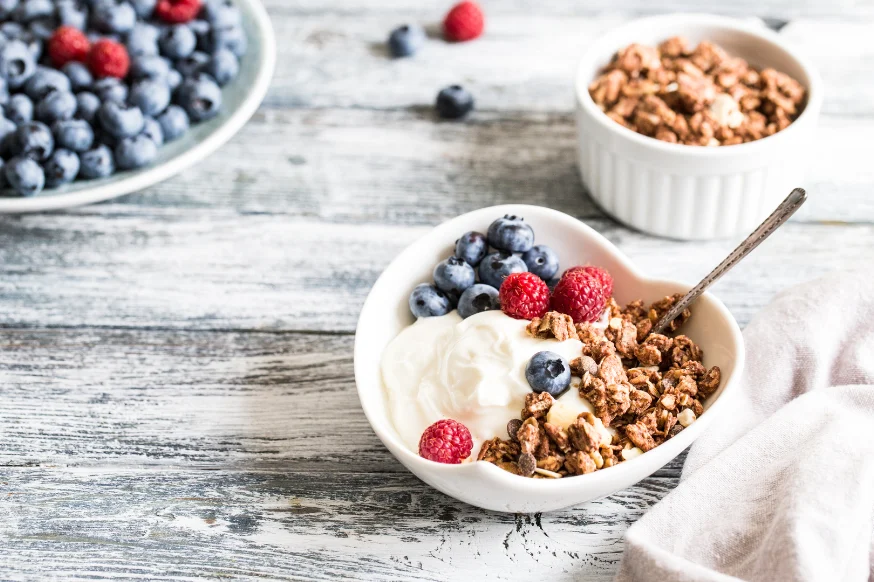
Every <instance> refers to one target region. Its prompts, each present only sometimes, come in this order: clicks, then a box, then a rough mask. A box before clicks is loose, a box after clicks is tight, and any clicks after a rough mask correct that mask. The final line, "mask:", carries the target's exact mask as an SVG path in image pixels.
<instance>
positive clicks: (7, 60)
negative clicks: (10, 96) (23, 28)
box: [0, 40, 36, 89]
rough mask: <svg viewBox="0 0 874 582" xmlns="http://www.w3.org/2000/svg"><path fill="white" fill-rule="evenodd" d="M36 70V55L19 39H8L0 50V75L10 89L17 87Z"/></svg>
mask: <svg viewBox="0 0 874 582" xmlns="http://www.w3.org/2000/svg"><path fill="white" fill-rule="evenodd" d="M35 72H36V57H34V55H33V53H31V51H30V50H29V49H28V47H27V45H26V44H24V43H23V42H22V41H20V40H10V41H9V42H7V43H6V46H4V47H3V48H2V50H0V77H3V78H4V79H6V83H7V84H8V85H9V88H10V89H19V88H20V87H21V86H22V85H24V83H25V82H26V81H27V80H28V79H30V77H32V76H33V74H34V73H35Z"/></svg>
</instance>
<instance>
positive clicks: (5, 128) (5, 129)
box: [0, 117, 16, 141]
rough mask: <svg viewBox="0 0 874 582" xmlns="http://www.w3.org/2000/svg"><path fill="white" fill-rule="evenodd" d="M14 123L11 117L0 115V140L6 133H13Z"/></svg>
mask: <svg viewBox="0 0 874 582" xmlns="http://www.w3.org/2000/svg"><path fill="white" fill-rule="evenodd" d="M15 129H16V125H15V122H13V121H12V120H11V119H6V118H5V117H0V141H2V140H3V138H5V137H6V136H7V135H9V134H11V133H15Z"/></svg>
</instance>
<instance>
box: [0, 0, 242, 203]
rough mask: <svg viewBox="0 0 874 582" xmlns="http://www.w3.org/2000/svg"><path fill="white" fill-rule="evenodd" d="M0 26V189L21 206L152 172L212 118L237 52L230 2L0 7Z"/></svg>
mask: <svg viewBox="0 0 874 582" xmlns="http://www.w3.org/2000/svg"><path fill="white" fill-rule="evenodd" d="M0 23H2V24H0V106H2V116H0V188H8V189H7V190H6V193H7V194H9V195H19V196H33V195H35V194H38V193H39V192H40V191H42V190H43V189H44V188H54V187H57V186H60V185H63V184H66V183H69V182H71V181H73V180H76V179H80V180H90V179H95V178H104V177H107V176H109V175H111V174H113V173H115V172H116V171H118V170H130V169H135V168H140V167H143V166H146V165H148V164H150V163H151V162H153V161H154V160H155V158H156V156H157V152H158V148H160V147H161V146H162V145H163V144H164V143H166V142H170V141H172V140H175V139H178V138H179V137H180V136H182V135H183V134H184V133H185V132H186V131H187V130H188V129H189V126H190V125H191V124H195V123H198V122H200V121H204V120H207V119H210V118H212V117H214V116H216V115H217V114H218V113H219V111H220V110H221V106H222V90H221V87H222V86H223V85H225V84H226V83H228V82H230V81H231V80H232V79H233V78H234V77H236V75H237V73H238V72H239V68H240V62H239V59H240V58H241V57H242V56H243V54H244V53H245V52H246V46H247V41H246V36H245V34H244V32H243V28H242V26H241V21H240V12H239V10H238V8H237V7H236V6H234V5H233V4H232V3H231V2H230V0H204V2H203V3H202V4H201V0H0ZM77 30H78V31H82V33H84V34H82V33H79V32H77ZM62 33H63V34H62ZM67 33H69V34H67ZM61 37H63V38H61ZM71 39H72V40H71ZM83 44H84V46H83ZM98 48H99V49H100V50H98ZM104 49H105V50H104ZM89 50H90V52H89Z"/></svg>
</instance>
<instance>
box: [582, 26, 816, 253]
mask: <svg viewBox="0 0 874 582" xmlns="http://www.w3.org/2000/svg"><path fill="white" fill-rule="evenodd" d="M677 35H680V36H685V37H687V38H688V39H689V40H690V41H691V42H692V43H694V44H697V43H698V42H699V41H702V40H709V41H712V42H715V43H716V44H718V45H721V46H722V47H723V48H725V49H726V50H727V51H728V52H729V53H731V54H733V55H735V56H739V57H743V58H744V59H746V60H747V61H749V62H750V63H751V64H753V65H754V66H757V67H768V66H770V67H774V68H775V69H777V70H778V71H781V72H784V73H787V74H788V75H790V76H792V77H794V78H795V79H797V80H798V81H799V82H800V83H801V84H802V85H804V86H805V87H806V88H807V91H808V102H807V106H806V107H805V109H804V111H803V112H802V114H801V115H800V116H799V117H798V119H796V120H795V122H794V123H792V125H790V126H789V127H787V128H786V129H784V130H783V131H780V132H778V133H776V134H774V135H772V136H770V137H766V138H764V139H761V140H758V141H755V142H750V143H744V144H739V145H733V146H724V147H696V146H687V145H682V144H671V143H666V142H662V141H659V140H657V139H654V138H651V137H647V136H644V135H641V134H638V133H636V132H634V131H632V130H630V129H628V128H626V127H623V126H621V125H619V124H618V123H616V122H615V121H613V120H612V119H610V118H609V117H607V116H606V115H605V114H604V112H603V111H601V110H600V109H599V108H598V106H597V105H596V104H595V102H594V101H593V100H592V98H591V96H590V95H589V90H588V87H589V84H590V83H591V82H592V80H593V79H594V78H595V77H596V76H597V74H598V72H599V71H600V69H601V68H602V67H603V66H604V65H606V64H607V63H608V62H610V59H611V58H612V57H613V55H614V54H615V53H616V51H617V50H619V49H621V48H623V47H625V46H628V45H629V44H631V43H632V42H638V43H642V44H647V45H653V46H654V45H656V44H658V43H660V42H661V41H663V40H665V39H667V38H670V37H672V36H677ZM821 86H822V82H821V80H820V77H819V74H818V73H817V72H816V70H815V69H814V68H813V67H812V66H811V64H810V63H809V62H808V61H807V60H806V59H804V58H802V57H801V56H799V55H798V54H796V53H795V51H793V50H792V49H791V48H789V47H788V46H787V45H786V44H785V43H784V41H783V40H782V39H781V38H780V37H779V35H777V34H776V33H774V32H773V31H771V30H769V29H767V28H766V27H765V26H764V25H761V24H755V23H751V22H749V21H740V20H735V19H732V18H727V17H723V16H712V15H706V14H669V15H665V16H654V17H650V18H643V19H640V20H635V21H633V22H630V23H628V24H625V25H623V26H620V27H618V28H616V29H614V30H612V31H610V32H608V33H606V34H605V35H604V36H602V37H601V38H599V39H598V40H597V41H595V43H594V44H593V45H592V46H591V47H590V48H589V49H588V51H586V53H585V56H584V57H583V59H582V62H581V63H580V66H579V69H578V71H577V79H576V100H577V108H576V109H577V130H578V136H577V137H578V142H579V152H578V153H579V167H580V174H581V176H582V179H583V183H584V184H585V185H586V188H588V190H589V192H590V193H591V195H592V198H594V200H595V202H597V203H598V205H599V206H601V207H602V208H603V209H604V210H605V211H607V212H608V213H609V214H611V215H612V216H614V217H615V218H616V219H618V220H620V221H622V222H624V223H625V224H627V225H629V226H632V227H634V228H636V229H639V230H642V231H644V232H648V233H651V234H655V235H659V236H665V237H670V238H677V239H711V238H721V237H728V236H734V235H738V234H745V233H747V232H748V231H751V230H752V229H753V228H755V227H756V226H758V224H759V223H760V222H761V221H762V220H763V219H764V218H765V217H766V216H767V215H768V214H769V213H770V212H771V211H772V210H773V209H774V208H775V207H776V206H777V204H779V202H780V201H781V200H782V199H783V198H784V197H785V196H786V195H787V194H789V192H790V191H791V190H792V188H794V187H796V186H803V182H802V180H803V177H804V167H805V162H806V160H807V157H808V152H809V150H810V148H809V147H808V146H809V144H810V142H811V139H812V137H813V134H814V130H815V127H816V122H817V118H818V117H819V111H820V108H821V105H822V87H821Z"/></svg>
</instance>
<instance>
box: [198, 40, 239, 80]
mask: <svg viewBox="0 0 874 582" xmlns="http://www.w3.org/2000/svg"><path fill="white" fill-rule="evenodd" d="M204 70H205V71H206V72H207V73H209V74H210V75H212V77H213V78H214V79H215V81H216V83H218V84H219V85H221V86H224V85H227V84H228V83H230V82H231V81H232V80H233V79H234V77H236V76H237V74H238V73H239V72H240V62H239V61H238V60H237V57H236V56H235V55H234V53H232V52H231V51H229V50H228V49H219V50H217V51H215V53H213V55H212V56H211V57H210V59H209V62H208V63H207V64H206V68H205V69H204Z"/></svg>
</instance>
